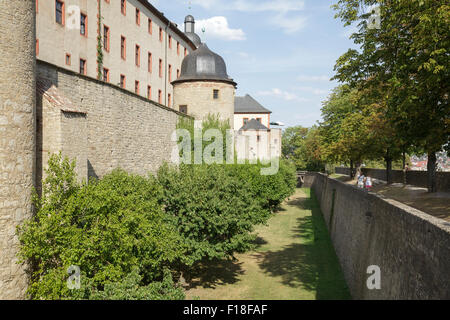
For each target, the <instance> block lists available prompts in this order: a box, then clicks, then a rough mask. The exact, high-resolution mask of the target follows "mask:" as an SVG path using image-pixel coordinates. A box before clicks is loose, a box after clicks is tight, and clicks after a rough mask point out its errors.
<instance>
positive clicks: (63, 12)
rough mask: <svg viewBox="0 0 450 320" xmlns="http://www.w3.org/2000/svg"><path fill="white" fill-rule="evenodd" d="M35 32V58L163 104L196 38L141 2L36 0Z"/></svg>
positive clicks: (167, 101)
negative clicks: (100, 56) (171, 83)
mask: <svg viewBox="0 0 450 320" xmlns="http://www.w3.org/2000/svg"><path fill="white" fill-rule="evenodd" d="M99 17H101V18H100V19H99ZM187 26H189V24H187ZM36 30H37V34H36V57H37V59H39V60H42V61H45V62H48V63H51V64H53V65H56V66H59V67H62V68H64V69H67V70H72V71H74V72H79V73H81V74H84V75H87V76H89V77H92V78H99V77H98V76H99V75H100V78H101V79H103V80H104V81H106V82H109V83H112V84H115V85H119V86H121V87H122V88H125V89H127V90H130V91H132V92H135V93H137V94H139V95H141V96H143V97H146V98H149V99H151V100H153V101H156V102H158V103H160V104H163V105H165V106H169V107H170V106H171V105H172V102H173V90H172V86H171V85H170V82H172V81H173V80H175V79H176V78H177V77H178V75H179V74H180V68H181V62H182V61H183V58H184V57H185V56H186V55H188V54H189V53H190V52H192V51H193V50H195V48H196V44H198V41H199V38H198V36H197V37H195V36H193V31H192V29H188V30H186V31H187V33H186V34H185V33H183V32H182V31H180V30H179V29H178V27H177V26H176V24H175V23H173V22H171V21H170V20H168V19H167V18H166V17H165V16H164V15H163V14H162V13H161V12H160V11H159V10H158V9H156V8H155V7H154V6H152V5H151V4H150V3H149V2H148V1H147V0H112V1H111V0H101V1H100V0H89V1H88V0H36ZM191 40H192V41H191ZM99 45H101V48H102V49H101V50H100V52H101V54H102V58H100V59H101V63H100V64H99V49H98V48H99Z"/></svg>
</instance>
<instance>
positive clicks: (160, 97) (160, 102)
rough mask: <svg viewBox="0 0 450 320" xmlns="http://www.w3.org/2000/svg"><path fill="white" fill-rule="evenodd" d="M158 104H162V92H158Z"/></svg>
mask: <svg viewBox="0 0 450 320" xmlns="http://www.w3.org/2000/svg"><path fill="white" fill-rule="evenodd" d="M158 103H159V104H162V91H161V90H158Z"/></svg>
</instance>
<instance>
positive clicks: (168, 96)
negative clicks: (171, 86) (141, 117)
mask: <svg viewBox="0 0 450 320" xmlns="http://www.w3.org/2000/svg"><path fill="white" fill-rule="evenodd" d="M167 101H168V102H167V106H168V107H170V105H171V104H172V95H171V94H170V93H169V94H168V95H167Z"/></svg>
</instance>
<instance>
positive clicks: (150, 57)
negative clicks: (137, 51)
mask: <svg viewBox="0 0 450 320" xmlns="http://www.w3.org/2000/svg"><path fill="white" fill-rule="evenodd" d="M152 61H153V58H152V53H151V52H149V53H148V72H150V73H152V70H153V68H152Z"/></svg>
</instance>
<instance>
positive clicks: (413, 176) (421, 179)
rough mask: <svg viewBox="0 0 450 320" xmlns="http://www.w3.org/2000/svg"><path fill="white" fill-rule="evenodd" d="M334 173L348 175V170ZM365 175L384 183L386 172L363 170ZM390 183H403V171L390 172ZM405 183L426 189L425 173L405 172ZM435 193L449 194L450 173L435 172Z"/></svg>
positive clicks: (339, 170)
mask: <svg viewBox="0 0 450 320" xmlns="http://www.w3.org/2000/svg"><path fill="white" fill-rule="evenodd" d="M335 171H336V173H339V174H345V175H350V168H342V167H337V168H335ZM362 171H363V173H364V174H365V175H370V176H371V177H372V178H375V179H379V180H383V181H386V180H387V179H386V170H384V169H371V168H363V169H362ZM392 181H393V182H396V183H403V171H402V170H392ZM406 183H407V184H411V185H413V186H418V187H422V188H426V187H427V171H407V172H406ZM436 184H437V191H442V192H450V172H436Z"/></svg>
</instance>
